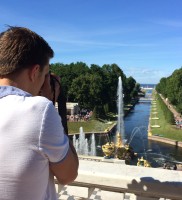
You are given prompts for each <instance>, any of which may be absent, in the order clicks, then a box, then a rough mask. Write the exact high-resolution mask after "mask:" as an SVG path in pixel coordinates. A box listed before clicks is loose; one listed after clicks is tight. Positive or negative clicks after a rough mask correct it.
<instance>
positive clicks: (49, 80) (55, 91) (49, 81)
mask: <svg viewBox="0 0 182 200" xmlns="http://www.w3.org/2000/svg"><path fill="white" fill-rule="evenodd" d="M59 93H60V78H59V76H56V75H55V74H47V75H46V77H45V81H44V84H43V86H42V88H41V91H40V95H41V96H44V97H46V98H48V99H49V100H51V101H53V103H55V102H56V101H57V98H58V96H59Z"/></svg>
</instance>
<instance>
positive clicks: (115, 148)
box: [102, 77, 136, 163]
mask: <svg viewBox="0 0 182 200" xmlns="http://www.w3.org/2000/svg"><path fill="white" fill-rule="evenodd" d="M117 97H118V99H117V108H118V121H117V134H116V141H115V144H114V143H113V142H107V143H106V144H105V145H102V150H103V152H104V154H105V158H113V157H115V158H117V159H120V160H125V161H126V163H129V162H130V160H131V159H133V158H134V157H135V156H136V154H135V153H134V151H133V148H132V147H131V146H130V145H129V144H126V139H125V132H124V120H123V117H124V109H123V107H124V106H123V87H122V80H121V77H119V78H118V90H117Z"/></svg>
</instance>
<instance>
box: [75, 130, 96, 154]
mask: <svg viewBox="0 0 182 200" xmlns="http://www.w3.org/2000/svg"><path fill="white" fill-rule="evenodd" d="M73 146H74V147H75V149H76V152H77V153H78V154H79V155H85V156H88V155H89V156H95V155H96V147H95V146H96V145H95V135H94V133H93V134H92V135H91V142H90V146H89V141H88V139H87V138H85V133H84V132H83V127H80V132H79V138H78V139H76V135H73ZM89 149H90V151H89Z"/></svg>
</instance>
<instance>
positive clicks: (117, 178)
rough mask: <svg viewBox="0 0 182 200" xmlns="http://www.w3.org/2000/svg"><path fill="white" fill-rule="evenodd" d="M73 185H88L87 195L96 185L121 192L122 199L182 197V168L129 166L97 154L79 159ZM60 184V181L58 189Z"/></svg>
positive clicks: (145, 199) (103, 188) (179, 199)
mask: <svg viewBox="0 0 182 200" xmlns="http://www.w3.org/2000/svg"><path fill="white" fill-rule="evenodd" d="M71 185H73V186H78V187H86V188H88V196H87V199H89V197H90V196H91V195H92V192H93V191H94V189H95V188H99V189H100V190H103V191H112V192H116V193H121V198H119V199H121V200H122V199H123V200H125V199H136V200H154V199H161V200H162V199H163V200H165V199H171V200H181V199H182V172H181V171H173V170H164V169H157V168H145V167H137V166H129V165H125V164H121V163H119V162H118V161H114V160H112V161H111V160H110V161H109V162H105V161H104V160H103V159H98V157H97V158H95V159H94V158H93V160H92V159H83V158H82V159H81V160H80V167H79V174H78V177H77V179H76V180H75V181H74V182H73V183H72V184H71ZM61 188H62V186H61V185H58V193H60V191H61ZM78 195H79V194H78ZM134 197H135V198H134ZM113 199H114V197H113ZM103 200H104V199H103ZM111 200H112V199H111ZM114 200H115V199H114ZM116 200H117V199H116Z"/></svg>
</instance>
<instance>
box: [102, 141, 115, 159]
mask: <svg viewBox="0 0 182 200" xmlns="http://www.w3.org/2000/svg"><path fill="white" fill-rule="evenodd" d="M114 150H115V146H114V143H113V142H110V143H109V142H107V143H106V144H105V145H102V151H103V152H104V154H105V155H106V157H108V158H110V157H111V156H112V154H113V153H114Z"/></svg>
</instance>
